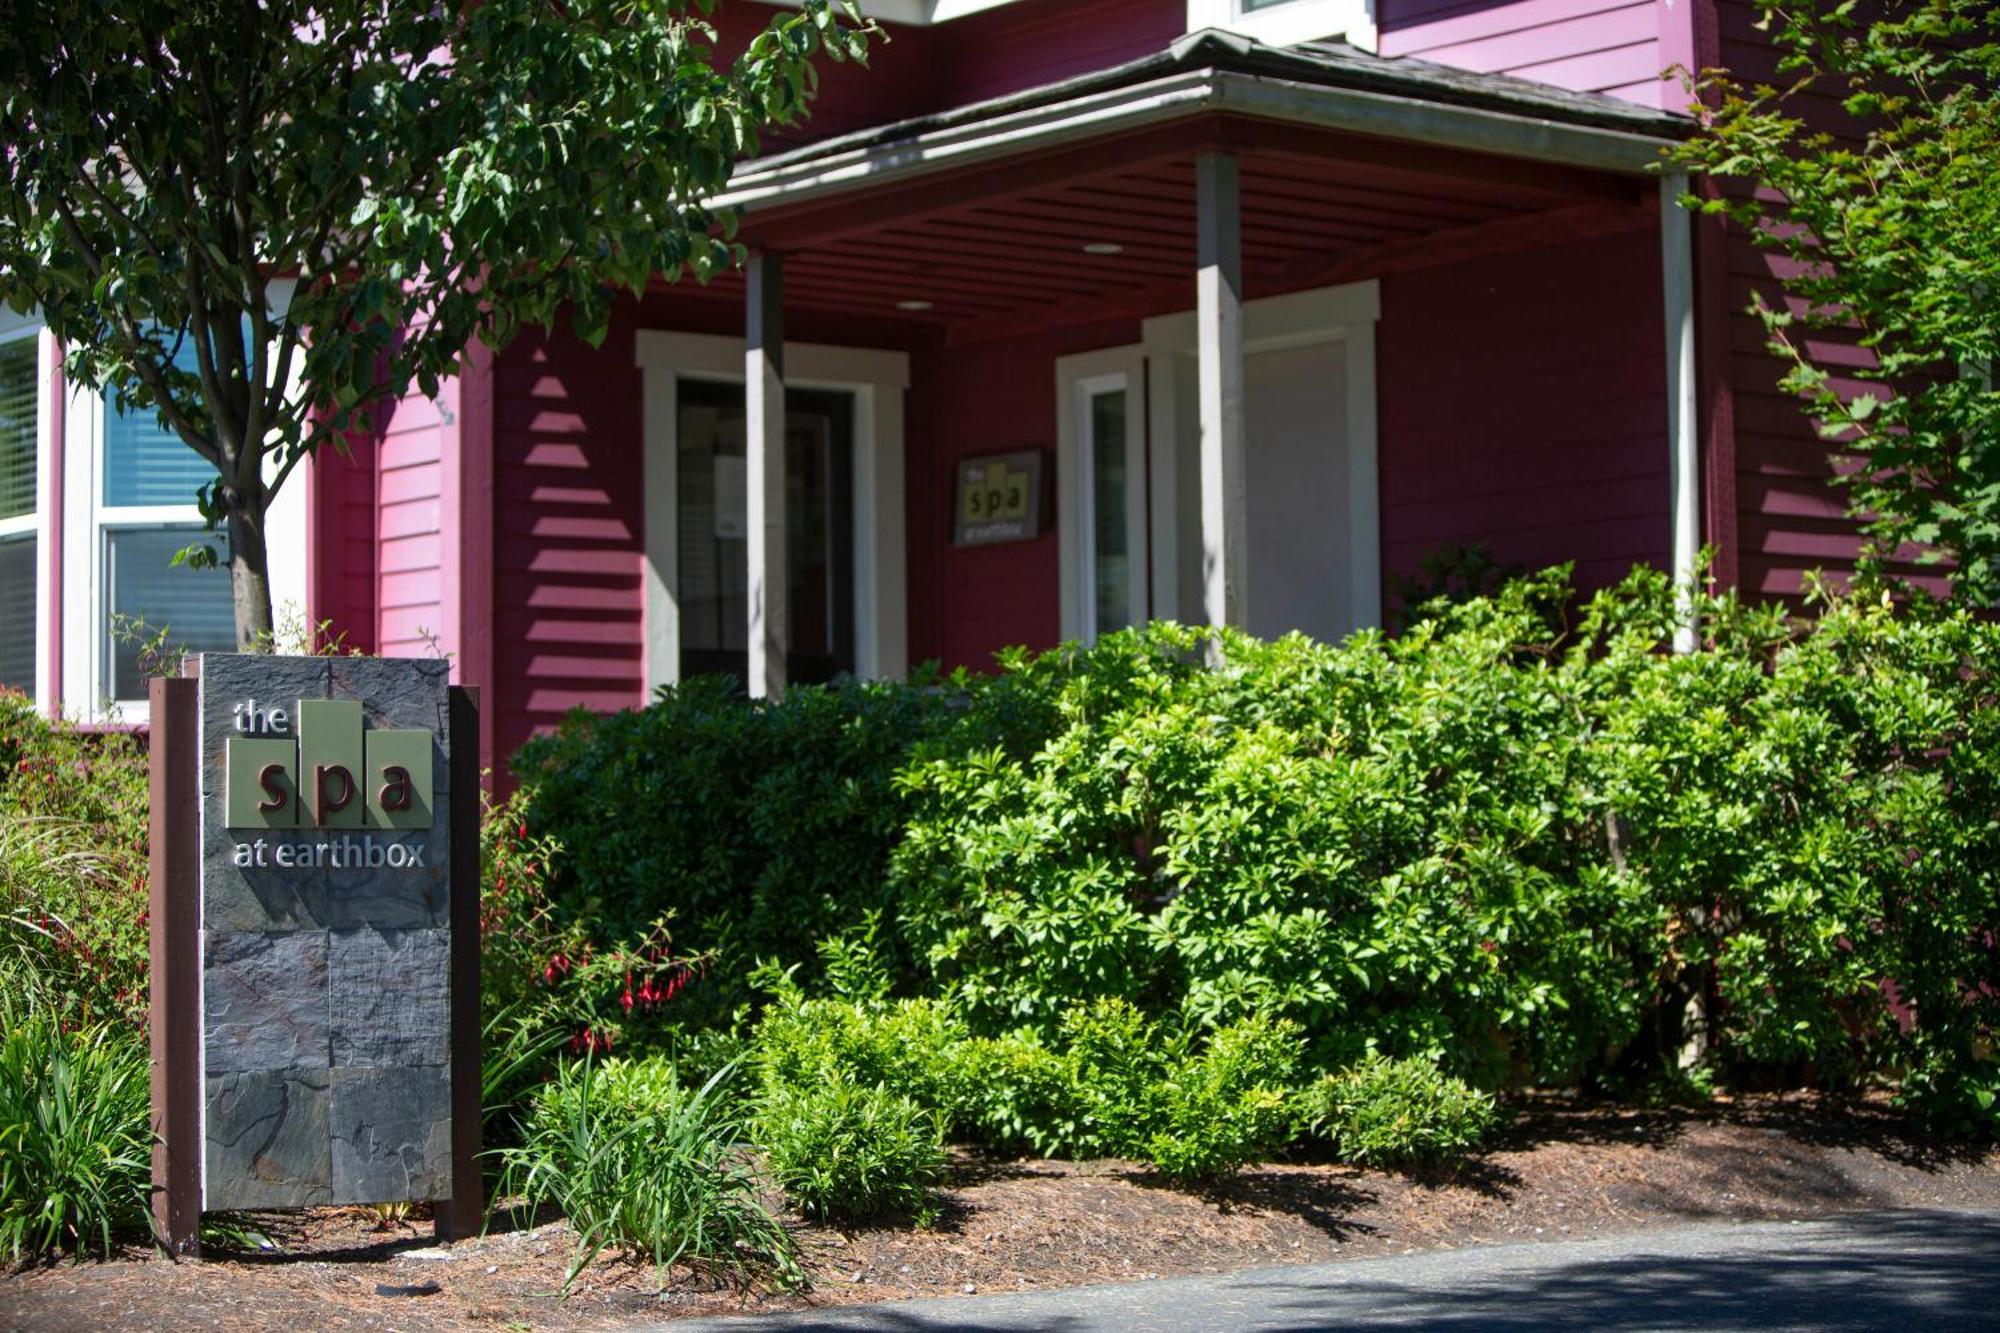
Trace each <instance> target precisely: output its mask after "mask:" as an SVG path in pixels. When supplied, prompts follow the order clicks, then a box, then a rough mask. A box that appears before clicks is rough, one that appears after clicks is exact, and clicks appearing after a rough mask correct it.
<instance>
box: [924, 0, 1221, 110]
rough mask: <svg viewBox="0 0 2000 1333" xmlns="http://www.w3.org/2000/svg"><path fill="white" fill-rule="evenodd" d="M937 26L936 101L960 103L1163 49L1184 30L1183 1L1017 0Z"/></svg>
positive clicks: (1027, 86) (1185, 1)
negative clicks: (942, 67)
mask: <svg viewBox="0 0 2000 1333" xmlns="http://www.w3.org/2000/svg"><path fill="white" fill-rule="evenodd" d="M935 31H936V33H937V36H938V38H939V44H940V46H941V47H942V48H943V51H944V58H945V60H946V61H947V62H948V64H947V79H946V81H945V83H944V85H943V87H944V90H945V92H946V94H947V95H946V96H944V97H942V98H940V99H939V101H938V105H939V106H940V107H947V106H963V105H965V104H967V103H969V102H979V101H983V100H985V99H986V98H989V97H1001V96H1004V95H1006V94H1008V93H1014V92H1020V91H1021V90H1023V89H1026V88H1034V87H1037V86H1039V85H1041V84H1045V83H1054V82H1056V81H1057V80H1059V79H1067V78H1072V77H1074V76H1076V75H1078V74H1086V73H1089V72H1090V71H1091V70H1098V69H1108V68H1110V67H1112V66H1114V65H1122V64H1124V63H1125V62H1126V61H1128V60H1137V59H1139V58H1140V57H1141V56H1148V55H1152V54H1154V53H1156V52H1160V51H1164V50H1166V49H1167V47H1169V46H1171V45H1172V44H1173V43H1174V42H1175V41H1176V40H1177V39H1178V38H1179V37H1180V36H1181V35H1182V34H1183V33H1184V32H1186V31H1187V0H1020V2H1019V3H1016V4H1011V5H1002V6H1001V7H1000V8H998V9H989V10H987V11H985V12H984V13H980V14H974V15H971V16H969V17H967V18H963V19H956V20H953V21H951V22H949V23H945V24H943V25H941V26H940V27H938V28H937V29H935Z"/></svg>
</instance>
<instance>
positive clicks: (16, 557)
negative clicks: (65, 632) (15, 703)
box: [0, 534, 35, 694]
mask: <svg viewBox="0 0 2000 1333" xmlns="http://www.w3.org/2000/svg"><path fill="white" fill-rule="evenodd" d="M0 687H5V688H7V689H10V690H19V691H21V693H23V694H33V693H34V692H35V538H34V536H33V535H32V534H30V535H28V536H25V537H0Z"/></svg>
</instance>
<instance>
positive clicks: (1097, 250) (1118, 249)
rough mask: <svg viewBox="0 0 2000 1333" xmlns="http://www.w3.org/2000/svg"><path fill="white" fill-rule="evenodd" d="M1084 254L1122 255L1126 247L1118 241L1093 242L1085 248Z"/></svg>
mask: <svg viewBox="0 0 2000 1333" xmlns="http://www.w3.org/2000/svg"><path fill="white" fill-rule="evenodd" d="M1083 252H1084V253H1085V254H1087V255H1122V254H1124V253H1125V247H1124V246H1122V245H1120V244H1118V242H1116V241H1092V242H1090V244H1088V245H1086V246H1084V247H1083Z"/></svg>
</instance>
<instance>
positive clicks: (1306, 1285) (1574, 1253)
mask: <svg viewBox="0 0 2000 1333" xmlns="http://www.w3.org/2000/svg"><path fill="white" fill-rule="evenodd" d="M1415 1328H1422V1329H1445V1330H1473V1329H1477V1330H1481V1333H1519V1331H1522V1330H1529V1329H1593V1330H1613V1331H1615V1333H1626V1331H1627V1330H1641V1329H1646V1330H1653V1329H1718V1330H1739V1329H1740V1330H1750V1329H1756V1330H1773V1329H1781V1330H1808V1329H1810V1330H1842V1331H1845V1330H1864V1329H1865V1330H1892V1331H1895V1333H1901V1331H1902V1330H1911V1331H1912V1333H1915V1331H1918V1330H1930V1329H1948V1330H1961V1329H1996V1330H2000V1212H1962V1211H1952V1210H1913V1211H1899V1212H1870V1213H1851V1214H1847V1215H1844V1216H1840V1217H1835V1218H1830V1219H1825V1220H1820V1221H1811V1222H1754V1223H1719V1222H1718V1223H1697V1224H1691V1225H1684V1226H1677V1227H1673V1228H1668V1229H1661V1230H1655V1231H1642V1232H1635V1233H1630V1234H1626V1235H1620V1236H1610V1237H1600V1238H1597V1239H1593V1240H1578V1241H1560V1242H1548V1243H1534V1244H1521V1245H1489V1246H1479V1247H1475V1248H1469V1249H1460V1250H1431V1251H1425V1252H1422V1253H1418V1254H1406V1255H1397V1256H1394V1257H1390V1258H1384V1259H1355V1260H1350V1261H1347V1262H1343V1263H1332V1264H1313V1265H1301V1266H1296V1267H1286V1268H1260V1269H1255V1270H1252V1271H1250V1272H1246V1273H1235V1274H1225V1275H1222V1276H1217V1277H1184V1278H1162V1279H1158V1280H1155V1281H1150V1282H1135V1283H1127V1284H1122V1285H1118V1286H1102V1287H1076V1288H1072V1289H1070V1290H1067V1291H1037V1292H1024V1293H1019V1294H1006V1295H992V1296H960V1297H953V1298H948V1299H943V1300H920V1301H902V1302H896V1303H891V1304H883V1305H854V1306H845V1307H840V1308H833V1309H826V1310H808V1311H802V1312H795V1313H791V1314H782V1315H763V1316H747V1317H734V1318H726V1319H694V1320H675V1321H673V1322H672V1323H669V1324H661V1325H659V1326H658V1330H659V1333H767V1331H768V1333H818V1331H820V1330H824V1331H825V1333H862V1331H867V1333H874V1331H876V1330H880V1333H1025V1331H1026V1330H1037V1331H1038V1333H1206V1331H1207V1330H1238V1329H1245V1330H1284V1331H1286V1333H1294V1331H1298V1330H1308V1329H1415Z"/></svg>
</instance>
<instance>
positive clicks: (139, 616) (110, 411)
mask: <svg viewBox="0 0 2000 1333" xmlns="http://www.w3.org/2000/svg"><path fill="white" fill-rule="evenodd" d="M182 356H183V357H185V358H189V359H191V358H192V356H193V352H192V350H188V351H184V352H183V353H182ZM100 451H101V457H102V478H103V481H102V487H101V493H100V494H99V496H98V510H97V521H98V528H99V532H100V540H101V541H102V546H101V548H100V554H99V558H100V560H101V561H102V562H103V564H102V570H103V573H102V576H101V580H100V581H101V585H102V596H101V600H100V602H99V605H101V606H102V608H103V617H102V622H101V623H102V632H103V635H104V644H103V648H102V651H101V652H100V654H99V656H98V662H99V670H98V677H99V679H98V685H97V695H98V697H99V698H102V699H106V700H109V701H112V702H114V703H117V702H128V703H129V702H136V701H139V700H142V699H144V698H145V697H146V677H147V675H148V674H150V670H149V669H150V668H151V667H152V666H153V665H154V662H153V660H152V656H153V654H152V653H151V652H149V651H148V649H149V648H157V650H159V651H161V652H163V653H164V654H165V655H166V656H168V657H169V658H172V657H176V656H178V655H180V654H182V653H187V654H194V653H201V652H229V651H231V650H233V649H234V648H235V647H236V607H235V600H234V597H233V595H232V593H231V591H230V584H229V569H228V558H227V556H228V553H227V550H226V549H225V545H226V544H225V542H224V540H223V538H222V537H221V535H220V534H218V533H211V532H209V531H207V528H206V526H205V524H204V523H203V521H202V517H201V511H200V509H199V508H198V507H197V506H196V503H195V497H196V494H197V492H198V491H199V490H200V488H201V486H202V484H203V483H204V482H207V481H209V480H210V479H212V478H213V477H214V476H215V469H214V468H213V467H211V466H210V465H209V463H208V461H207V460H206V459H204V458H202V457H201V455H199V454H197V453H195V451H194V450H192V449H190V448H188V447H187V445H186V444H185V443H184V442H182V440H181V438H180V436H178V435H176V434H174V433H173V432H172V431H169V430H166V429H164V428H163V427H162V426H161V425H160V423H159V419H158V417H157V416H156V415H155V413H154V412H153V411H152V409H150V408H142V407H138V406H135V405H132V404H129V403H127V402H126V401H125V399H124V396H123V395H122V394H119V393H118V392H117V391H116V390H113V391H112V392H111V393H110V394H108V395H106V398H105V403H104V426H103V430H102V431H101V432H100ZM198 543H200V544H206V545H208V546H209V547H210V548H211V549H213V550H214V551H215V552H216V555H217V557H218V559H217V562H216V565H215V567H214V568H211V569H197V568H194V567H193V566H192V565H188V564H182V565H176V564H174V563H173V558H174V555H175V553H176V552H178V551H180V550H182V549H183V548H185V547H188V546H190V545H195V544H198ZM156 638H157V640H158V642H157V644H153V643H152V642H151V641H153V640H154V639H156Z"/></svg>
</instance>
